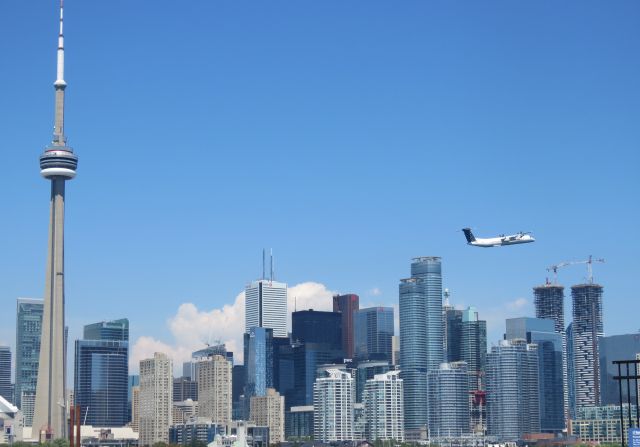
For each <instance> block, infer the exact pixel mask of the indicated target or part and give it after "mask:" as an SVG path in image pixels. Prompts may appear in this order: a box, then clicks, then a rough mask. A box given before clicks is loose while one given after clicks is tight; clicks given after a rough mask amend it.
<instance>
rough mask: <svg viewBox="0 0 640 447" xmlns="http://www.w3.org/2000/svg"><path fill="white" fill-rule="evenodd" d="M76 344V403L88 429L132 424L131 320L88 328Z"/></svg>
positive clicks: (96, 324) (103, 323) (108, 322)
mask: <svg viewBox="0 0 640 447" xmlns="http://www.w3.org/2000/svg"><path fill="white" fill-rule="evenodd" d="M84 337H85V339H84V340H76V345H75V348H76V350H75V374H74V399H75V404H76V405H79V406H80V407H81V409H82V410H81V411H82V414H83V418H86V424H87V425H93V426H97V427H122V426H124V425H126V424H127V422H129V414H128V413H129V411H128V409H129V405H128V402H129V396H128V395H129V320H127V319H121V320H115V321H103V322H99V323H95V324H90V325H87V326H85V327H84Z"/></svg>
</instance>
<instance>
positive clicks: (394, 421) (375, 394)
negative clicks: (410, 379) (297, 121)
mask: <svg viewBox="0 0 640 447" xmlns="http://www.w3.org/2000/svg"><path fill="white" fill-rule="evenodd" d="M403 405H404V399H403V391H402V379H401V378H400V372H399V371H390V372H387V373H384V374H376V375H375V376H374V377H373V378H372V379H369V380H367V383H366V385H365V387H364V411H365V414H366V418H365V420H366V430H365V433H366V439H368V440H370V441H377V440H380V441H391V440H394V441H397V442H402V441H404V409H403Z"/></svg>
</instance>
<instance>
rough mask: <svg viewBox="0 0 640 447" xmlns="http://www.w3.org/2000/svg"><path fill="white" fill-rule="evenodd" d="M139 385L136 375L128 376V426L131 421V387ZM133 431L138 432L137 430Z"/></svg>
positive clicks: (138, 377)
mask: <svg viewBox="0 0 640 447" xmlns="http://www.w3.org/2000/svg"><path fill="white" fill-rule="evenodd" d="M139 385H140V376H139V375H138V374H134V375H130V376H129V377H128V379H127V420H128V421H129V424H131V422H132V421H133V387H134V386H139ZM135 431H138V430H137V429H136V430H135Z"/></svg>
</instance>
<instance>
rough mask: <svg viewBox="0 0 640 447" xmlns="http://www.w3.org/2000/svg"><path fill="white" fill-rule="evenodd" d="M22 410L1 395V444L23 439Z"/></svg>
mask: <svg viewBox="0 0 640 447" xmlns="http://www.w3.org/2000/svg"><path fill="white" fill-rule="evenodd" d="M22 426H23V420H22V412H21V411H20V410H18V407H16V406H15V405H13V404H12V403H11V402H9V401H8V400H6V399H5V398H4V397H2V396H0V444H9V445H11V444H12V443H13V442H14V441H22Z"/></svg>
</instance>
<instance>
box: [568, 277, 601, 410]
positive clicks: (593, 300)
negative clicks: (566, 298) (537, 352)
mask: <svg viewBox="0 0 640 447" xmlns="http://www.w3.org/2000/svg"><path fill="white" fill-rule="evenodd" d="M602 293H603V287H602V286H601V285H599V284H595V283H593V282H589V283H586V284H578V285H575V286H571V298H572V301H573V334H572V335H573V337H572V338H573V368H574V375H575V377H574V380H575V405H576V408H580V407H593V406H597V405H600V377H599V376H600V353H599V348H598V337H602V336H604V327H603V319H602Z"/></svg>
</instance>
